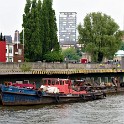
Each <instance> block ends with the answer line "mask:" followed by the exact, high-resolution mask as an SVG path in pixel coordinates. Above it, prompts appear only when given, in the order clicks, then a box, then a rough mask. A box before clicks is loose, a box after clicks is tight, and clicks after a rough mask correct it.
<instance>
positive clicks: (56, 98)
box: [55, 95, 60, 103]
mask: <svg viewBox="0 0 124 124" xmlns="http://www.w3.org/2000/svg"><path fill="white" fill-rule="evenodd" d="M55 100H56V103H59V100H60V97H59V95H55Z"/></svg>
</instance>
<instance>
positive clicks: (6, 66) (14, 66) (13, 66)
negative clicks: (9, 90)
mask: <svg viewBox="0 0 124 124" xmlns="http://www.w3.org/2000/svg"><path fill="white" fill-rule="evenodd" d="M22 66H26V67H30V69H31V70H36V69H113V68H120V69H121V66H117V65H115V64H81V63H44V62H43V63H42V62H28V63H0V70H20V71H21V68H22Z"/></svg>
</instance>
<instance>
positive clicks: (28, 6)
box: [20, 0, 31, 61]
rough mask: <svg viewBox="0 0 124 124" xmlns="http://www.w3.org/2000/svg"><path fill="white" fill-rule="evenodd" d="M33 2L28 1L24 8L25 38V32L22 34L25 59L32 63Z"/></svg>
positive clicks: (23, 25)
mask: <svg viewBox="0 0 124 124" xmlns="http://www.w3.org/2000/svg"><path fill="white" fill-rule="evenodd" d="M30 9H31V0H26V5H25V8H24V14H23V24H22V27H23V28H24V30H23V31H24V37H23V31H22V32H21V34H20V37H21V39H20V41H21V43H23V38H24V47H25V50H24V57H25V61H30V56H31V52H30V51H31V47H30V46H31V39H30V37H31V29H30V27H31V21H30V18H31V10H30Z"/></svg>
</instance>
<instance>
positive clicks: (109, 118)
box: [0, 94, 124, 124]
mask: <svg viewBox="0 0 124 124" xmlns="http://www.w3.org/2000/svg"><path fill="white" fill-rule="evenodd" d="M0 124H124V94H121V95H112V96H107V98H106V99H102V100H96V101H89V102H85V103H71V104H61V105H49V106H24V107H22V106H18V107H17V106H16V107H2V106H0Z"/></svg>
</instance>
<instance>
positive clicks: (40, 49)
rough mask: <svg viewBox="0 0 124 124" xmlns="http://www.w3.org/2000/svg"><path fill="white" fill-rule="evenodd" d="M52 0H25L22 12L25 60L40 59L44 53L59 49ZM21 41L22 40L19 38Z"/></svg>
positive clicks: (43, 56)
mask: <svg viewBox="0 0 124 124" xmlns="http://www.w3.org/2000/svg"><path fill="white" fill-rule="evenodd" d="M52 2H53V1H52V0H43V2H41V0H38V2H37V0H26V5H25V9H24V14H23V24H22V27H23V28H24V46H25V60H27V61H39V60H40V61H42V60H44V59H45V56H46V54H48V53H50V52H52V51H57V52H59V51H60V46H59V43H58V39H57V24H56V17H55V11H54V10H53V8H52ZM22 34H23V32H21V39H23V35H22ZM21 42H22V43H23V41H22V40H21Z"/></svg>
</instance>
